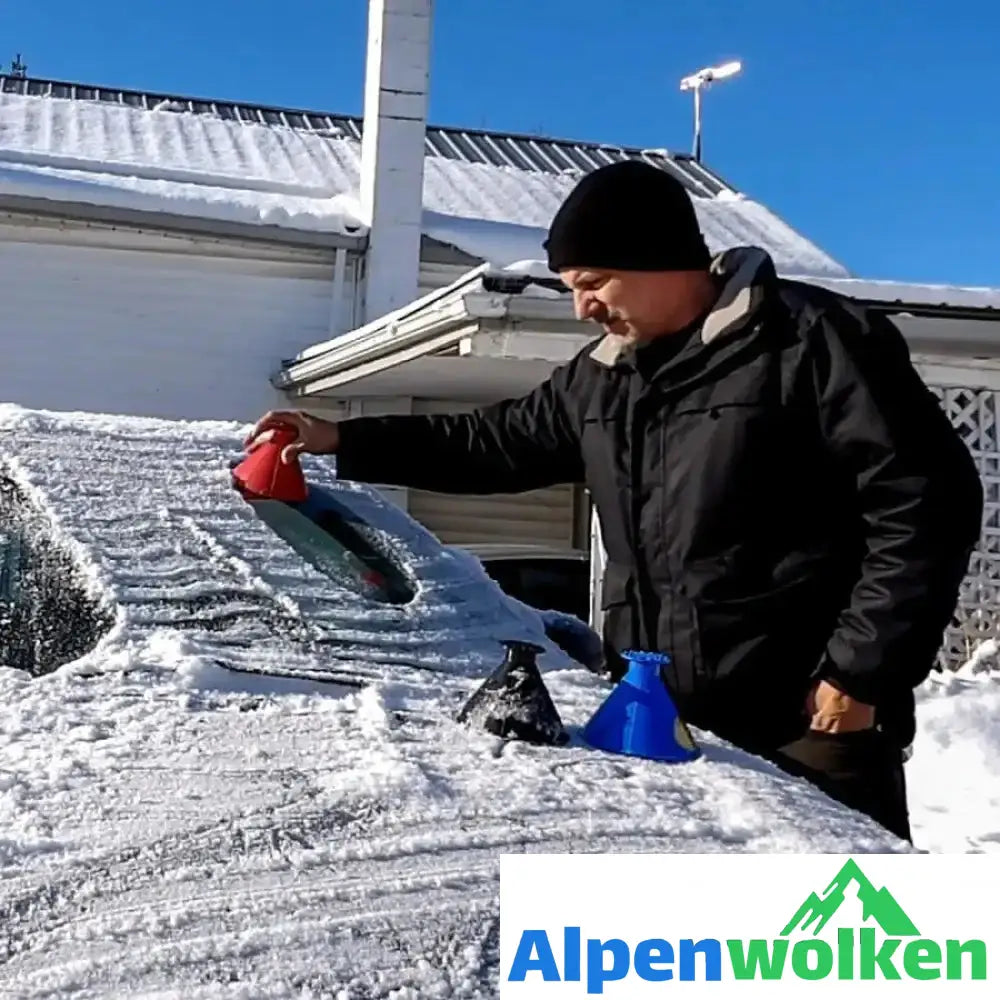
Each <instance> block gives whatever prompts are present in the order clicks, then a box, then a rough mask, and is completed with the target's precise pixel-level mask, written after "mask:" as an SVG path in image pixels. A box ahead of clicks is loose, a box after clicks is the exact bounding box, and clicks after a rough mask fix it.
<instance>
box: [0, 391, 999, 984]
mask: <svg viewBox="0 0 1000 1000" xmlns="http://www.w3.org/2000/svg"><path fill="white" fill-rule="evenodd" d="M240 431H241V429H240V428H236V427H234V426H230V425H220V424H213V425H203V424H173V423H166V422H158V421H149V420H145V421H140V420H124V419H120V418H101V417H89V416H83V415H68V416H67V415H64V416H59V415H54V414H44V413H36V412H27V411H23V410H19V409H17V408H12V407H6V408H0V463H6V468H5V470H4V474H6V475H8V476H11V477H13V478H14V479H15V480H16V481H18V482H19V483H21V484H22V486H23V487H24V488H26V489H27V490H28V491H29V492H30V493H31V495H32V496H33V497H34V498H35V500H36V502H37V503H38V504H39V505H40V506H41V507H42V508H43V509H44V510H45V511H46V512H47V514H48V516H49V517H50V518H51V520H52V523H53V526H54V530H56V531H57V532H59V533H60V534H61V535H62V537H63V538H64V540H65V542H66V544H67V545H70V546H71V547H72V548H73V549H74V551H75V552H76V554H77V557H78V559H79V561H80V562H81V564H82V565H84V566H85V567H86V569H87V572H88V573H89V574H90V577H91V579H92V581H93V586H94V587H95V588H97V589H98V590H99V591H100V593H102V594H103V595H104V597H105V599H106V600H107V601H108V602H109V603H110V604H111V605H112V606H113V607H114V608H115V613H116V616H117V617H116V625H115V628H114V629H113V631H112V632H111V634H110V635H109V636H108V637H107V638H106V639H105V640H104V641H103V642H102V644H101V645H100V646H99V647H98V648H97V649H96V650H95V651H94V652H93V653H92V654H89V655H88V656H86V657H84V658H83V659H82V660H79V661H77V662H75V663H72V664H69V665H67V666H66V667H64V668H63V669H61V670H59V671H57V672H56V673H55V674H52V675H49V676H46V677H42V678H39V679H35V680H31V679H29V678H28V677H27V675H25V674H24V673H21V672H18V671H14V670H9V669H6V670H5V669H0V994H3V995H14V996H17V997H19V998H25V1000H28V998H42V997H48V998H66V997H87V998H92V997H120V996H136V997H137V996H150V997H152V996H156V997H159V998H165V997H177V998H182V997H183V998H184V1000H201V998H209V997H211V998H222V997H225V998H236V997H239V998H241V1000H243V998H250V997H260V998H265V997H267V998H272V997H296V998H304V997H324V998H326V997H337V996H344V997H383V996H384V997H389V996H398V997H421V998H423V997H432V996H435V997H437V996H440V997H488V996H495V993H496V965H497V961H498V956H497V947H498V942H497V928H498V922H497V921H498V910H497V907H498V896H497V889H498V882H497V878H498V875H497V872H498V858H499V856H500V854H502V853H504V852H518V851H538V852H564V851H588V852H591V851H594V852H601V851H615V852H629V851H637V852H650V851H664V852H750V853H771V852H873V851H874V852H885V851H902V850H906V849H907V846H906V845H904V844H902V843H900V842H899V841H897V840H895V839H894V838H893V837H891V836H890V835H889V834H887V833H886V832H885V831H883V830H881V829H880V828H878V827H877V826H876V825H874V824H873V823H871V822H870V821H869V820H867V819H866V818H864V817H862V816H860V815H857V814H854V813H851V812H849V811H848V810H846V809H843V808H842V807H840V806H838V805H837V804H835V803H833V802H832V801H830V800H829V799H827V798H826V797H824V796H823V795H821V794H820V793H819V792H818V791H816V790H815V789H813V788H811V787H810V786H808V785H806V784H805V783H803V782H801V781H798V780H795V779H792V778H789V777H787V776H784V775H782V774H780V773H779V772H778V771H777V770H776V769H774V768H773V767H771V766H770V765H767V764H765V763H763V762H761V761H759V760H756V759H754V758H751V757H749V756H748V755H746V754H744V753H741V752H738V751H736V750H734V749H733V748H731V747H729V746H728V745H726V744H723V743H721V742H720V741H718V740H716V739H714V738H713V737H711V736H710V735H708V734H704V733H699V732H698V731H695V736H696V738H699V739H700V741H701V744H702V746H703V749H704V756H703V758H702V759H701V760H699V761H698V762H696V763H694V764H690V765H684V766H679V767H671V766H665V765H657V764H654V763H651V762H648V761H642V760H636V759H632V758H624V757H614V756H610V755H605V754H602V753H598V752H594V751H592V750H589V749H588V748H586V747H585V746H584V745H583V744H582V742H581V741H580V739H579V728H580V727H581V726H582V725H583V724H584V723H585V722H586V720H587V718H588V717H589V715H590V714H591V713H592V712H593V711H594V710H595V709H596V708H597V706H598V705H599V704H600V702H601V700H602V699H603V697H604V696H605V694H606V693H607V688H606V686H605V685H604V684H603V682H601V681H600V680H599V679H598V678H596V677H595V676H593V675H591V674H589V673H587V672H586V671H585V670H583V669H581V668H578V667H576V666H574V664H573V663H572V661H569V660H568V659H567V658H566V657H565V656H564V655H562V654H560V653H559V652H558V651H557V650H555V649H554V648H553V647H551V646H549V648H548V653H547V654H546V656H545V657H544V658H543V664H544V666H545V667H546V673H545V679H546V683H547V685H548V687H549V690H550V692H551V694H552V697H553V700H554V702H555V704H556V705H557V707H558V709H559V711H560V713H561V715H562V718H563V721H564V723H565V724H566V725H567V727H568V728H569V730H570V732H571V734H572V736H573V740H572V743H571V745H570V746H568V747H566V748H563V749H558V750H555V749H548V748H537V747H531V746H527V745H524V744H517V743H512V744H503V743H501V742H499V741H498V740H496V739H494V738H493V737H491V736H489V735H488V734H486V733H483V732H475V731H470V730H467V729H465V728H464V727H462V726H460V725H458V724H457V723H456V722H455V721H454V716H455V713H456V712H457V710H458V708H459V707H460V706H461V704H462V703H463V702H464V700H465V699H466V698H467V697H468V695H469V694H470V693H471V692H472V691H473V690H474V689H475V687H476V686H477V684H478V683H479V680H480V679H481V677H482V676H483V674H484V673H485V672H487V671H488V670H489V669H490V668H491V667H492V666H493V665H495V664H496V663H497V662H498V660H499V655H500V654H499V647H498V645H497V640H498V639H499V638H503V637H509V636H515V637H517V636H520V637H525V638H533V639H535V640H536V641H541V640H542V635H543V633H542V627H541V622H540V620H539V619H538V617H537V615H535V614H534V613H533V612H532V611H531V610H530V609H526V608H523V607H522V606H520V605H516V604H514V603H513V602H510V601H508V600H506V599H505V598H504V597H503V595H501V594H500V592H499V591H498V590H497V589H496V588H495V587H494V586H493V585H492V583H491V582H490V581H489V580H488V579H487V578H486V577H485V574H484V573H482V570H481V567H479V566H478V564H475V563H474V562H472V561H470V560H469V559H468V558H464V557H463V555H462V554H461V553H458V552H456V551H454V550H448V549H443V548H441V547H440V546H438V545H437V543H436V541H435V540H434V539H433V538H432V537H431V536H430V535H429V534H428V533H426V532H424V531H423V530H422V529H420V528H419V527H418V526H416V525H414V524H413V522H412V521H410V520H409V519H408V518H406V517H405V515H402V514H401V512H398V511H395V509H394V508H391V507H390V506H389V505H388V504H384V503H380V501H379V500H378V498H377V497H376V496H374V495H373V494H372V492H371V491H368V490H366V489H362V488H358V487H353V486H351V485H350V484H342V485H341V487H340V488H342V489H343V490H344V496H345V497H348V498H349V499H351V500H352V502H356V503H357V504H358V505H359V506H360V507H362V508H364V509H365V510H366V512H367V514H368V515H369V516H371V517H378V518H382V519H383V520H382V521H381V522H380V523H383V524H387V525H391V526H392V530H393V535H392V544H394V545H395V546H396V551H397V554H398V557H399V558H400V560H401V561H402V562H403V564H404V565H406V566H407V567H408V568H409V569H410V571H411V572H412V573H413V575H414V578H415V579H416V580H417V582H418V585H419V595H418V598H417V599H416V601H415V602H414V604H413V605H412V606H410V607H406V608H387V607H383V606H380V605H374V604H372V603H370V602H366V601H365V600H363V599H362V598H360V597H358V596H357V595H356V594H353V593H352V592H350V591H349V590H347V589H346V588H343V587H338V586H337V585H336V584H335V583H334V582H332V581H330V580H328V579H326V578H325V577H321V576H319V574H318V573H316V572H315V571H314V570H312V569H311V568H310V567H309V566H307V565H306V564H304V563H303V562H302V561H301V560H300V559H298V558H297V557H296V556H295V554H294V553H293V552H292V551H291V549H289V548H287V547H286V546H285V545H284V544H283V543H282V542H280V541H279V540H278V539H276V537H275V536H273V535H271V534H270V532H269V531H268V529H267V528H266V527H265V526H264V525H263V524H261V523H260V522H259V521H257V520H255V518H254V517H253V516H252V514H251V513H250V512H249V511H248V509H247V508H246V506H245V505H244V504H243V502H242V501H241V500H240V499H239V498H238V497H237V496H236V495H235V494H234V493H233V492H232V490H231V489H230V488H229V482H228V471H227V465H228V463H229V461H230V460H231V459H232V458H235V457H237V456H238V451H239V449H238V442H239V440H240V438H241V434H240ZM310 471H311V475H313V476H322V468H321V467H320V466H319V465H318V464H317V465H314V466H311V467H310ZM192 595H200V597H201V598H202V599H204V600H207V602H208V603H207V607H209V608H210V610H211V612H212V614H213V615H216V620H215V621H213V622H211V623H207V619H206V618H205V617H204V616H202V617H199V616H198V615H197V614H193V613H192V612H191V611H190V604H189V600H188V599H189V598H190V597H191V596H192ZM219 659H222V660H224V661H226V662H230V663H236V664H241V665H243V666H244V667H246V668H249V669H253V668H262V669H265V670H281V671H283V672H285V673H287V674H290V675H292V676H289V677H283V678H275V677H268V676H263V675H254V674H244V673H234V672H232V671H229V670H226V669H224V668H223V667H221V666H219V664H218V662H217V660H219ZM331 671H336V672H338V673H352V672H353V673H354V674H355V675H356V676H358V677H365V678H367V679H368V681H369V683H368V685H367V687H365V688H364V689H363V690H360V691H359V690H355V689H353V688H349V687H346V686H342V685H336V684H330V683H320V682H317V681H315V680H309V679H306V678H310V677H313V678H314V677H316V676H317V675H322V674H324V673H326V674H327V675H329V674H330V672H331ZM998 707H1000V686H998V683H997V680H996V678H995V676H993V675H991V674H989V673H988V672H985V671H984V672H980V673H974V672H973V671H972V670H971V669H970V670H968V671H966V672H965V673H964V674H962V675H961V676H956V677H955V678H948V679H946V680H935V681H934V682H929V684H928V686H927V689H926V690H925V691H923V692H922V693H921V701H920V720H921V732H920V737H919V739H918V742H917V747H916V755H915V756H914V758H913V761H912V763H911V765H910V775H911V781H912V795H913V800H914V817H915V827H916V832H917V838H918V839H917V847H918V849H919V848H924V849H933V850H996V849H998V845H1000V837H998V831H1000V803H998V800H997V793H996V788H997V781H996V778H997V768H996V764H995V761H996V753H995V752H992V753H991V750H992V751H995V750H996V749H997V743H998V735H997V727H998V723H997V709H998Z"/></svg>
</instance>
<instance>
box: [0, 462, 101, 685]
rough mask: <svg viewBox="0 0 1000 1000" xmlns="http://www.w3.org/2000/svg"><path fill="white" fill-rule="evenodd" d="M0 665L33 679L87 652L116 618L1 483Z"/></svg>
mask: <svg viewBox="0 0 1000 1000" xmlns="http://www.w3.org/2000/svg"><path fill="white" fill-rule="evenodd" d="M0 524H2V525H3V528H2V529H0V665H2V666H6V667H14V668H15V669H18V670H25V671H27V672H28V673H30V674H32V675H33V676H38V675H40V674H45V673H49V672H51V671H53V670H56V669H57V668H58V667H61V666H62V665H63V664H64V663H69V662H71V661H72V660H75V659H78V658H79V657H81V656H83V655H85V654H86V653H89V652H90V651H91V650H92V649H93V648H94V647H95V646H96V645H97V643H98V642H99V641H100V639H101V638H102V637H103V636H104V635H105V634H106V633H107V632H108V631H109V630H110V629H111V627H112V625H113V624H114V616H113V613H112V611H111V609H110V607H108V606H106V605H105V604H103V603H102V602H101V600H100V599H99V598H98V597H97V596H95V595H94V593H93V592H92V590H91V589H90V588H89V587H88V585H87V583H86V581H85V577H84V573H83V570H82V569H81V567H80V566H79V564H78V562H77V560H76V559H75V558H74V556H73V554H72V553H71V551H70V550H69V548H68V547H67V546H65V545H64V544H63V543H62V542H61V541H60V540H59V538H58V537H57V536H56V535H55V533H54V532H53V531H52V528H51V525H50V524H49V522H48V520H47V519H46V518H45V516H44V515H43V514H42V513H41V512H40V511H39V510H37V509H36V508H35V506H34V505H33V504H32V503H31V501H30V500H29V499H28V497H27V496H26V495H25V493H24V492H23V491H22V490H21V489H20V488H19V487H18V486H17V485H16V484H15V483H14V482H13V481H12V480H10V479H5V478H3V477H2V476H0Z"/></svg>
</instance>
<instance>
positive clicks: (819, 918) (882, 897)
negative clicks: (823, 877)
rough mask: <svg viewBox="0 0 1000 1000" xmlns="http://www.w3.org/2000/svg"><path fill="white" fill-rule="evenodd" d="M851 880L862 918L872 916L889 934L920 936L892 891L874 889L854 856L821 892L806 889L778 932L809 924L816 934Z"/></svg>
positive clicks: (842, 898) (866, 918)
mask: <svg viewBox="0 0 1000 1000" xmlns="http://www.w3.org/2000/svg"><path fill="white" fill-rule="evenodd" d="M851 884H854V885H855V886H857V892H858V899H859V900H861V905H862V914H863V916H862V919H863V921H868V920H874V921H875V923H877V924H878V925H879V927H881V928H882V932H883V933H884V934H886V935H888V936H890V937H896V938H903V937H920V931H918V930H917V928H916V925H915V924H914V923H913V921H912V920H911V919H910V918H909V917H908V916H907V915H906V913H905V912H904V911H903V908H902V907H901V906H900V905H899V903H897V902H896V900H895V899H894V898H893V895H892V893H891V892H889V890H888V889H886V888H885V887H884V886H883V887H882V888H881V889H876V888H875V886H874V885H872V883H871V882H870V881H869V880H868V877H867V876H866V875H865V873H864V872H863V871H862V870H861V869H860V868H859V867H858V865H857V862H855V861H854V859H853V858H852V859H851V860H850V861H848V862H847V863H846V864H845V865H844V867H843V868H841V869H840V871H839V872H837V874H836V875H835V876H834V879H833V881H832V882H831V883H830V884H829V885H828V886H827V887H826V889H825V891H824V892H823V894H822V895H817V894H816V893H815V892H811V893H809V895H808V896H807V897H806V899H805V901H804V902H803V903H802V905H801V906H800V907H799V908H798V910H796V912H795V916H794V917H792V919H791V920H789V921H788V923H787V924H786V925H785V928H784V930H782V932H781V936H782V937H787V936H788V935H789V934H791V933H792V932H793V931H795V930H800V931H806V930H809V929H810V925H812V927H811V929H812V933H813V935H817V934H819V932H820V931H821V930H823V928H824V927H825V926H826V925H827V923H828V922H829V920H830V918H831V917H832V916H833V915H834V914H835V913H836V912H837V910H839V909H840V906H841V904H842V903H843V902H844V900H845V896H844V893H845V890H846V889H847V888H848V887H849V886H850V885H851Z"/></svg>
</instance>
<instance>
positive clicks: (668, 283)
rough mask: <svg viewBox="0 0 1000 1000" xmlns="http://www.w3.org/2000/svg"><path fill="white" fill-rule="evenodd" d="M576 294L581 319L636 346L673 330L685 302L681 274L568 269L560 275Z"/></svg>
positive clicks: (578, 314)
mask: <svg viewBox="0 0 1000 1000" xmlns="http://www.w3.org/2000/svg"><path fill="white" fill-rule="evenodd" d="M559 276H560V277H561V278H562V280H563V283H564V284H565V285H566V287H567V288H569V289H570V291H572V292H573V305H574V307H575V309H576V315H577V318H578V319H584V320H592V321H593V322H594V323H598V324H600V325H601V326H602V327H603V328H604V329H605V330H606V331H607V332H608V333H613V334H616V335H617V336H619V337H624V338H625V339H626V340H628V341H630V342H632V343H637V342H639V341H643V340H648V339H650V338H651V337H655V336H657V335H658V334H661V333H666V332H669V331H670V323H671V319H672V318H673V316H675V315H676V313H677V310H678V307H679V306H680V305H681V303H682V302H683V296H684V282H683V275H682V273H680V272H676V273H675V272H670V271H611V270H604V269H600V268H569V269H567V270H565V271H561V272H560V275H559Z"/></svg>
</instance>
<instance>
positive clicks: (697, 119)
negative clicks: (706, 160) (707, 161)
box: [694, 83, 701, 163]
mask: <svg viewBox="0 0 1000 1000" xmlns="http://www.w3.org/2000/svg"><path fill="white" fill-rule="evenodd" d="M694 158H695V159H696V160H697V161H698V162H699V163H701V84H700V83H699V84H698V86H696V87H695V88H694Z"/></svg>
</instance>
